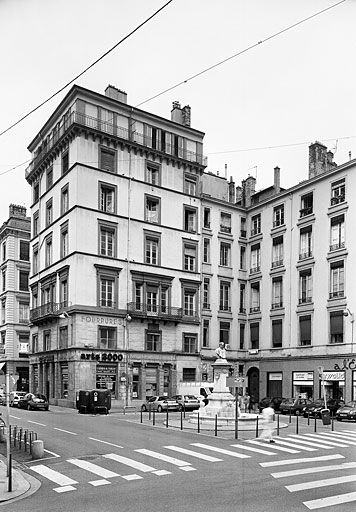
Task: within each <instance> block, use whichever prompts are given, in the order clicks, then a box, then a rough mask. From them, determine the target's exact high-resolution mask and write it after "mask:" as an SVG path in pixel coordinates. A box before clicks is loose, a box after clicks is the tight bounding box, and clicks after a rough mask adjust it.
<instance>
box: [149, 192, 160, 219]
mask: <svg viewBox="0 0 356 512" xmlns="http://www.w3.org/2000/svg"><path fill="white" fill-rule="evenodd" d="M145 221H146V222H150V223H152V224H159V223H160V222H161V200H160V198H159V197H153V196H148V195H145Z"/></svg>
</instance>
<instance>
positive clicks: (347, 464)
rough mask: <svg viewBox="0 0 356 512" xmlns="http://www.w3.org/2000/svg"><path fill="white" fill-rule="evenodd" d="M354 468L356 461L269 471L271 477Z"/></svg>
mask: <svg viewBox="0 0 356 512" xmlns="http://www.w3.org/2000/svg"><path fill="white" fill-rule="evenodd" d="M352 468H356V462H344V463H343V464H332V465H330V466H321V467H319V468H317V467H316V468H303V469H292V470H290V471H279V472H278V473H271V476H273V478H285V477H288V476H298V475H309V474H311V473H323V472H324V471H340V470H343V469H352Z"/></svg>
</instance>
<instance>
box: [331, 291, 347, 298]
mask: <svg viewBox="0 0 356 512" xmlns="http://www.w3.org/2000/svg"><path fill="white" fill-rule="evenodd" d="M340 297H341V298H343V297H345V291H344V290H336V291H333V292H330V293H329V299H337V298H340Z"/></svg>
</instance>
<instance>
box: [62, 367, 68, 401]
mask: <svg viewBox="0 0 356 512" xmlns="http://www.w3.org/2000/svg"><path fill="white" fill-rule="evenodd" d="M60 374H61V398H68V381H69V371H68V365H67V364H61V365H60Z"/></svg>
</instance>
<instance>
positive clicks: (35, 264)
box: [32, 244, 39, 274]
mask: <svg viewBox="0 0 356 512" xmlns="http://www.w3.org/2000/svg"><path fill="white" fill-rule="evenodd" d="M38 270H39V257H38V244H36V245H34V247H33V252H32V273H33V274H37V272H38Z"/></svg>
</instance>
